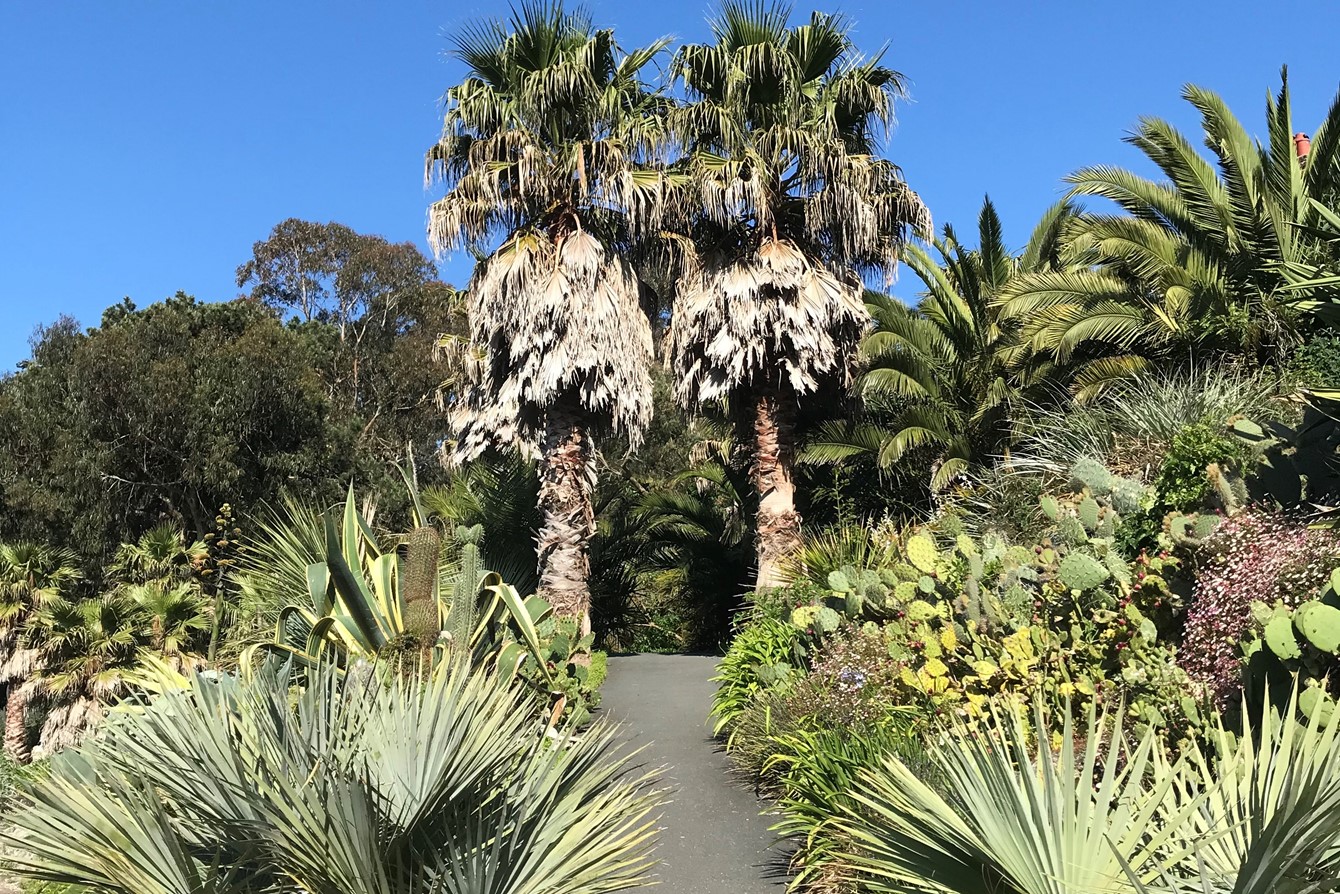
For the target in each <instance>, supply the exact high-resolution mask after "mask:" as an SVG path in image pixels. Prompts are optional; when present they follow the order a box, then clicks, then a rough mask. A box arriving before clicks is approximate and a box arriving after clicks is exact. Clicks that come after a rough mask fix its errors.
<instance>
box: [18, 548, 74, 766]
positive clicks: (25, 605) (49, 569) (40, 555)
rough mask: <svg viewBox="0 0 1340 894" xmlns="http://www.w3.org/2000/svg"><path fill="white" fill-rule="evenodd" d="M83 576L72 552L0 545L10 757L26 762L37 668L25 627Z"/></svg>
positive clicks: (35, 654) (36, 658)
mask: <svg viewBox="0 0 1340 894" xmlns="http://www.w3.org/2000/svg"><path fill="white" fill-rule="evenodd" d="M82 576H83V575H82V574H81V573H80V571H79V565H78V558H77V557H76V556H75V554H74V553H73V552H71V551H70V550H67V549H56V548H52V547H49V546H45V545H43V544H38V543H29V542H21V543H12V544H3V545H0V683H3V684H4V686H5V754H7V755H8V756H9V757H10V758H11V759H12V760H15V761H19V762H26V761H27V760H28V756H29V750H28V734H27V717H28V705H29V703H30V702H31V700H32V693H33V689H32V686H31V685H30V683H31V681H30V678H31V676H32V673H33V671H34V670H35V669H36V668H37V666H38V652H37V651H36V650H34V649H33V648H32V646H31V644H30V643H29V642H28V640H27V637H26V635H25V628H26V626H27V625H28V623H29V622H30V621H31V619H32V618H33V616H34V614H35V613H37V612H39V611H41V610H42V609H43V607H44V606H46V605H47V604H49V603H51V602H53V601H56V600H59V599H60V597H61V593H62V591H67V590H68V589H69V588H70V586H72V585H73V584H75V583H77V582H78V581H79V580H80V579H81V578H82Z"/></svg>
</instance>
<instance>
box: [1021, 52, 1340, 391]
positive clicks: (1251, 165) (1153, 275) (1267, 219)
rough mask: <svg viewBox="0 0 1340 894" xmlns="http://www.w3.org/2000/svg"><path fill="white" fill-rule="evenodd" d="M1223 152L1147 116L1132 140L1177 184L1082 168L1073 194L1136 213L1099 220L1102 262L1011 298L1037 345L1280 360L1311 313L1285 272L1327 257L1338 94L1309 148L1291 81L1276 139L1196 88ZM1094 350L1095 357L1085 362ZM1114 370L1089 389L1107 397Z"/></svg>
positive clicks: (1190, 95) (1094, 231) (1085, 241)
mask: <svg viewBox="0 0 1340 894" xmlns="http://www.w3.org/2000/svg"><path fill="white" fill-rule="evenodd" d="M1182 95H1183V97H1184V98H1185V99H1186V100H1187V101H1188V102H1190V103H1191V104H1192V105H1193V106H1194V107H1195V108H1196V110H1197V111H1198V112H1199V113H1200V116H1201V128H1202V131H1203V133H1204V136H1205V144H1206V146H1207V147H1208V148H1209V150H1210V152H1211V154H1212V158H1210V159H1207V158H1205V157H1203V156H1202V155H1201V154H1200V153H1198V152H1197V151H1196V149H1195V147H1194V146H1193V145H1192V144H1191V142H1190V141H1189V140H1188V139H1187V138H1186V137H1185V136H1183V135H1182V134H1181V133H1180V132H1178V131H1177V129H1176V128H1174V127H1173V126H1172V125H1171V124H1169V123H1167V122H1166V121H1162V120H1160V119H1156V118H1146V119H1142V120H1141V122H1140V124H1139V127H1138V128H1137V130H1136V132H1135V133H1134V134H1133V135H1132V136H1131V137H1129V138H1128V140H1127V142H1129V143H1130V144H1131V145H1133V146H1135V147H1136V148H1138V149H1139V150H1140V151H1141V152H1143V153H1144V154H1145V155H1146V156H1147V157H1148V158H1149V159H1150V160H1151V161H1152V162H1154V164H1155V165H1157V166H1158V168H1159V170H1160V171H1161V172H1162V173H1163V175H1164V176H1165V177H1166V178H1167V179H1166V180H1165V181H1154V180H1149V179H1146V178H1144V177H1141V176H1139V175H1136V174H1133V173H1131V172H1129V171H1126V170H1123V169H1121V168H1115V167H1110V166H1098V167H1092V168H1086V169H1084V170H1081V171H1079V172H1077V173H1075V174H1073V175H1072V176H1071V177H1070V178H1069V180H1070V182H1071V183H1072V184H1074V188H1073V190H1072V195H1074V196H1099V197H1102V198H1105V199H1109V200H1111V201H1112V202H1114V203H1116V204H1117V206H1118V207H1119V208H1120V209H1121V211H1122V212H1124V214H1121V215H1114V214H1088V215H1085V216H1083V217H1082V218H1081V221H1080V226H1079V227H1077V228H1076V236H1075V246H1076V247H1077V248H1078V249H1079V250H1081V251H1082V252H1084V253H1087V254H1088V256H1089V257H1090V258H1091V260H1092V261H1093V262H1095V264H1096V266H1095V267H1093V268H1092V269H1085V270H1075V271H1069V272H1060V273H1047V274H1038V275H1036V276H1033V277H1025V278H1023V279H1021V280H1020V281H1018V282H1016V283H1014V284H1013V285H1012V286H1011V287H1010V288H1009V289H1008V290H1007V291H1006V293H1005V294H1004V295H1003V296H1002V301H1004V302H1005V304H1006V314H1007V315H1008V316H1010V317H1013V318H1016V319H1020V320H1022V321H1023V324H1024V333H1025V337H1026V340H1027V342H1028V344H1029V345H1030V346H1031V347H1033V348H1034V349H1036V350H1045V351H1048V352H1051V353H1053V354H1054V355H1055V356H1056V357H1057V358H1058V359H1059V360H1061V361H1068V360H1070V359H1071V358H1072V357H1073V356H1075V355H1077V354H1078V355H1080V357H1079V359H1080V361H1081V362H1080V370H1081V372H1084V371H1085V369H1086V366H1087V365H1088V362H1089V361H1091V360H1093V355H1097V357H1099V358H1101V360H1100V362H1104V363H1108V364H1109V366H1110V365H1111V360H1110V359H1109V358H1115V357H1121V358H1123V362H1125V363H1127V364H1129V365H1131V366H1135V365H1137V364H1135V362H1134V358H1136V357H1144V358H1160V357H1185V356H1187V355H1188V353H1192V354H1194V353H1196V352H1204V351H1224V350H1227V351H1230V352H1233V353H1236V354H1239V355H1248V356H1253V357H1262V358H1266V359H1270V358H1278V357H1280V356H1281V355H1282V354H1283V353H1284V352H1286V351H1287V350H1288V349H1289V348H1290V347H1291V346H1292V345H1293V344H1294V343H1295V341H1296V338H1297V326H1298V324H1299V318H1300V315H1301V313H1302V312H1303V311H1304V310H1307V309H1310V308H1307V307H1305V306H1300V304H1299V301H1298V298H1299V296H1298V295H1297V294H1296V293H1294V292H1291V291H1290V289H1289V288H1288V278H1287V276H1286V271H1287V270H1290V269H1293V270H1297V269H1299V267H1300V265H1303V264H1305V263H1306V262H1308V261H1310V260H1315V258H1316V257H1317V255H1318V251H1319V249H1318V241H1317V239H1316V237H1315V235H1314V234H1313V233H1312V230H1313V228H1314V227H1315V226H1316V224H1317V223H1318V222H1319V220H1320V218H1319V215H1318V212H1317V204H1316V203H1317V201H1318V200H1322V201H1326V200H1331V199H1333V197H1334V195H1335V189H1336V186H1337V168H1336V166H1335V158H1336V156H1337V152H1340V96H1337V100H1336V102H1335V104H1334V105H1332V107H1331V109H1330V112H1329V113H1328V115H1327V117H1326V120H1325V121H1324V122H1323V124H1322V125H1321V127H1320V128H1318V130H1317V132H1316V135H1315V137H1314V139H1313V141H1312V147H1313V149H1312V152H1311V154H1310V155H1309V156H1308V158H1307V160H1306V163H1302V162H1301V161H1300V159H1299V157H1298V155H1297V151H1296V149H1295V143H1294V139H1293V124H1292V111H1291V105H1290V98H1289V88H1288V79H1287V76H1285V77H1284V78H1283V83H1282V86H1281V88H1280V92H1279V93H1278V94H1277V95H1274V96H1271V97H1269V99H1268V101H1267V104H1266V128H1267V139H1266V142H1265V144H1264V145H1263V144H1261V143H1258V142H1257V141H1256V140H1254V139H1253V138H1252V137H1251V136H1250V135H1249V134H1248V132H1247V130H1246V128H1244V127H1243V125H1242V123H1241V122H1240V121H1239V120H1238V119H1237V118H1236V117H1235V116H1234V115H1233V113H1232V112H1231V110H1229V108H1228V107H1227V105H1225V103H1224V102H1223V100H1222V99H1221V98H1220V97H1219V96H1217V95H1215V94H1214V93H1212V92H1210V91H1208V90H1205V89H1202V88H1200V87H1196V86H1192V85H1188V86H1187V87H1186V88H1185V89H1184V90H1183V94H1182ZM1086 355H1087V356H1086ZM1103 378H1106V376H1105V375H1096V374H1093V373H1090V374H1089V375H1088V379H1089V381H1088V382H1087V383H1086V384H1084V385H1083V387H1082V390H1083V391H1084V392H1085V393H1086V394H1092V393H1096V392H1097V391H1098V390H1100V389H1099V386H1100V385H1101V380H1102V379H1103Z"/></svg>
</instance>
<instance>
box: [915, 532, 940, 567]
mask: <svg viewBox="0 0 1340 894" xmlns="http://www.w3.org/2000/svg"><path fill="white" fill-rule="evenodd" d="M939 560H940V550H939V549H938V548H937V547H936V546H935V541H934V540H932V539H931V538H930V537H929V536H928V535H926V534H913V535H912V536H911V537H909V538H907V561H909V562H911V563H912V564H913V565H915V566H916V567H917V568H918V569H920V570H921V571H922V572H923V573H924V574H930V573H931V572H932V571H934V570H935V566H936V563H938V562H939Z"/></svg>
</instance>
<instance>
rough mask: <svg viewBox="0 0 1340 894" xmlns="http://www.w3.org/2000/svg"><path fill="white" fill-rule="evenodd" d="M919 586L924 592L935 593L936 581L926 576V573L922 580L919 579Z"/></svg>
mask: <svg viewBox="0 0 1340 894" xmlns="http://www.w3.org/2000/svg"><path fill="white" fill-rule="evenodd" d="M917 587H918V588H919V589H920V590H921V592H923V593H934V592H935V581H934V580H932V579H931V578H929V577H926V576H925V575H922V577H921V580H919V581H917Z"/></svg>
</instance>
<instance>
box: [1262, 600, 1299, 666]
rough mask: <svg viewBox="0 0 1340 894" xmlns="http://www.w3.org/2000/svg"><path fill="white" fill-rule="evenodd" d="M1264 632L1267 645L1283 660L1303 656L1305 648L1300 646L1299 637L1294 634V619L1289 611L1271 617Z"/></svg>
mask: <svg viewBox="0 0 1340 894" xmlns="http://www.w3.org/2000/svg"><path fill="white" fill-rule="evenodd" d="M1262 633H1263V637H1262V638H1263V639H1264V640H1265V643H1266V647H1267V648H1268V649H1270V651H1271V652H1272V653H1273V654H1274V655H1275V657H1276V658H1278V659H1280V660H1281V661H1293V660H1295V659H1298V658H1302V657H1303V650H1302V649H1300V648H1298V639H1297V637H1295V636H1294V631H1293V620H1292V619H1291V618H1290V617H1289V615H1288V613H1287V612H1281V613H1280V614H1278V615H1276V616H1275V617H1273V618H1271V619H1270V621H1269V622H1267V623H1266V626H1265V629H1264V631H1262Z"/></svg>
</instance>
